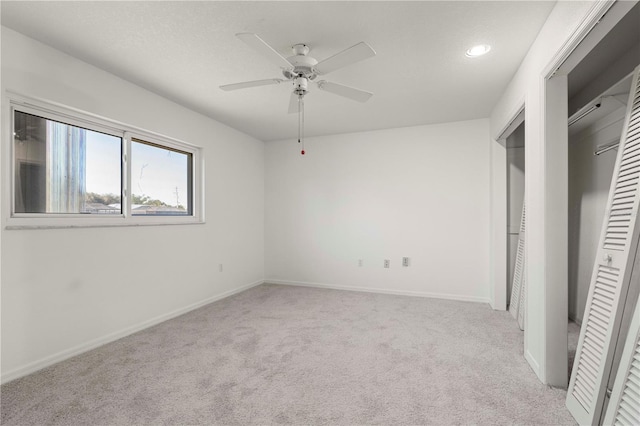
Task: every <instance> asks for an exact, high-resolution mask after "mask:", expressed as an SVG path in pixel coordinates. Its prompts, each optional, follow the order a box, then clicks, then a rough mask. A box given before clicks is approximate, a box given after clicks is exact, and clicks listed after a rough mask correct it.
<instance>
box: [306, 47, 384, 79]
mask: <svg viewBox="0 0 640 426" xmlns="http://www.w3.org/2000/svg"><path fill="white" fill-rule="evenodd" d="M372 56H376V52H375V50H373V49H372V48H371V46H369V45H368V44H367V43H365V42H364V41H361V42H360V43H358V44H356V45H355V46H351V47H350V48H348V49H345V50H343V51H342V52H339V53H336V54H335V55H333V56H331V57H329V58H327V59H325V60H323V61H320V62H318V64H317V65H316V66H315V67H314V69H315V70H316V72H317V73H318V74H328V73H330V72H332V71H335V70H337V69H339V68H342V67H346V66H347V65H351V64H353V63H356V62H359V61H362V60H364V59H367V58H371V57H372Z"/></svg>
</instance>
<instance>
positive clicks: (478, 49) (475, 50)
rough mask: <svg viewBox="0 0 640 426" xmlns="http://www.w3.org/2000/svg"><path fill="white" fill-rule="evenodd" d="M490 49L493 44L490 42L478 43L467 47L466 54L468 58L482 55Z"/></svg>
mask: <svg viewBox="0 0 640 426" xmlns="http://www.w3.org/2000/svg"><path fill="white" fill-rule="evenodd" d="M490 50H491V46H489V45H488V44H478V45H476V46H473V47H472V48H470V49H467V52H466V53H465V56H466V57H467V58H477V57H478V56H482V55H485V54H487V53H489V51H490Z"/></svg>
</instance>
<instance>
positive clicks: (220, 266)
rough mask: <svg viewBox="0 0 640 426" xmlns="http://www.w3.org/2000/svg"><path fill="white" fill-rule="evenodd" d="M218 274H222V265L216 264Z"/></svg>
mask: <svg viewBox="0 0 640 426" xmlns="http://www.w3.org/2000/svg"><path fill="white" fill-rule="evenodd" d="M218 272H222V263H220V264H218Z"/></svg>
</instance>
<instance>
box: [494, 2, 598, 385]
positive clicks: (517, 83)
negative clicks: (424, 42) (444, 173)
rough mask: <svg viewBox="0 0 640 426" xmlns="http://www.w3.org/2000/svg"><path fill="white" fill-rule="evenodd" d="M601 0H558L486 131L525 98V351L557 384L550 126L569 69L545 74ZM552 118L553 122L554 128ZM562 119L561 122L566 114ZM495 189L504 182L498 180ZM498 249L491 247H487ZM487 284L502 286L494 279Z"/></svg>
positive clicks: (561, 263) (560, 147)
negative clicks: (560, 73) (563, 73)
mask: <svg viewBox="0 0 640 426" xmlns="http://www.w3.org/2000/svg"><path fill="white" fill-rule="evenodd" d="M604 5H605V3H604V2H564V1H561V2H558V3H556V6H555V7H554V9H553V11H552V12H551V14H550V15H549V17H548V19H547V21H546V23H545V25H544V26H543V28H542V29H541V31H540V33H539V34H538V37H537V38H536V40H535V42H534V43H533V45H532V46H531V49H530V50H529V52H528V53H527V55H526V57H525V59H524V60H523V62H522V64H521V65H520V67H519V69H518V71H517V72H516V74H515V76H514V77H513V79H512V80H511V82H510V83H509V85H508V86H507V88H506V90H505V92H504V93H503V95H502V96H501V98H500V100H499V101H498V103H497V104H496V106H495V107H494V109H493V111H492V114H491V120H490V122H491V136H492V137H493V138H494V139H496V138H497V137H498V136H499V132H500V131H501V130H502V129H504V128H505V127H506V126H507V125H508V123H509V122H510V120H511V119H513V118H514V116H515V113H516V112H517V111H519V110H520V109H521V106H522V99H525V122H526V129H525V133H526V137H525V139H526V141H527V143H526V148H525V151H526V170H525V180H526V198H527V200H526V203H527V243H526V244H527V248H526V253H527V271H526V281H527V307H526V319H525V321H526V325H525V348H524V350H525V358H526V359H527V361H528V362H529V364H530V365H531V367H532V368H533V370H534V371H535V372H536V374H537V375H538V377H539V378H540V380H541V381H542V382H543V383H548V384H551V385H556V386H566V385H567V371H566V370H567V369H566V362H567V355H566V354H567V343H566V326H567V325H566V317H567V306H566V304H567V296H566V293H567V291H566V239H567V237H566V232H565V231H564V230H563V229H562V228H563V224H562V221H565V222H566V216H565V215H562V214H561V215H558V210H560V211H562V204H563V198H564V200H565V201H566V188H567V186H566V182H567V176H566V164H565V165H564V169H565V170H564V176H563V175H562V174H563V173H562V172H563V170H562V169H563V166H562V165H563V163H564V160H565V159H566V150H567V147H566V146H565V145H564V143H565V142H564V141H559V140H558V139H556V138H555V137H552V136H557V134H556V133H555V132H556V131H560V125H561V124H562V120H563V117H562V114H563V111H562V110H561V108H559V107H560V106H561V105H560V103H561V101H562V99H561V98H562V96H563V97H565V98H566V88H565V89H564V91H565V93H559V90H560V89H559V88H562V86H566V77H562V76H558V77H554V79H552V80H550V81H549V82H545V77H546V76H547V73H548V72H550V71H552V70H551V67H552V66H553V65H555V64H556V63H557V62H558V61H559V60H560V58H561V57H562V55H563V54H564V53H565V51H566V50H567V49H568V46H572V45H575V44H577V40H579V39H580V37H581V34H584V33H585V28H586V27H588V26H589V25H590V22H592V17H593V16H595V15H598V13H599V12H598V11H599V10H601V9H602V8H603V7H604ZM554 80H555V81H554ZM551 86H557V87H551ZM550 89H551V90H550ZM554 95H555V97H556V99H555V101H556V102H555V104H556V105H555V106H556V107H558V109H556V110H551V109H550V107H552V106H553V105H554V103H553V102H551V103H550V98H553V97H554ZM564 109H565V110H566V101H565V105H564ZM565 112H566V111H565ZM565 116H566V115H565ZM554 118H555V122H553V123H550V122H549V119H551V121H553V120H554ZM550 124H553V129H554V133H553V135H552V134H551V133H550V132H551V130H552V126H551V125H550ZM564 126H565V128H566V122H565V124H564ZM495 143H497V142H495ZM492 191H497V192H501V191H504V189H503V188H502V187H495V188H492ZM505 196H506V194H505ZM492 197H493V196H492ZM493 198H495V197H493ZM556 221H559V222H558V223H556ZM500 250H501V249H500V248H494V247H492V248H491V251H492V253H493V252H495V251H500ZM563 252H564V255H563ZM498 284H499V283H498ZM491 285H492V286H494V287H495V289H496V290H495V291H496V292H497V291H499V289H500V287H499V286H495V285H494V283H491ZM563 317H564V319H563Z"/></svg>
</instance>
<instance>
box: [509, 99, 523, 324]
mask: <svg viewBox="0 0 640 426" xmlns="http://www.w3.org/2000/svg"><path fill="white" fill-rule="evenodd" d="M522 114H524V111H523V113H522ZM518 121H520V120H518ZM505 148H506V151H507V155H506V157H507V170H506V171H507V179H506V182H507V300H508V309H509V312H510V313H511V315H512V316H513V317H514V319H515V320H516V321H517V323H518V326H519V327H520V329H521V330H524V318H525V316H524V311H525V308H526V304H525V300H526V281H525V268H526V264H525V259H526V257H525V253H524V249H525V232H524V231H525V217H526V209H525V206H524V188H525V184H524V182H525V173H524V171H525V123H524V120H522V122H521V123H520V124H519V125H518V126H517V127H516V128H515V129H514V130H513V132H512V133H511V134H510V135H508V136H507V137H506V139H505Z"/></svg>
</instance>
